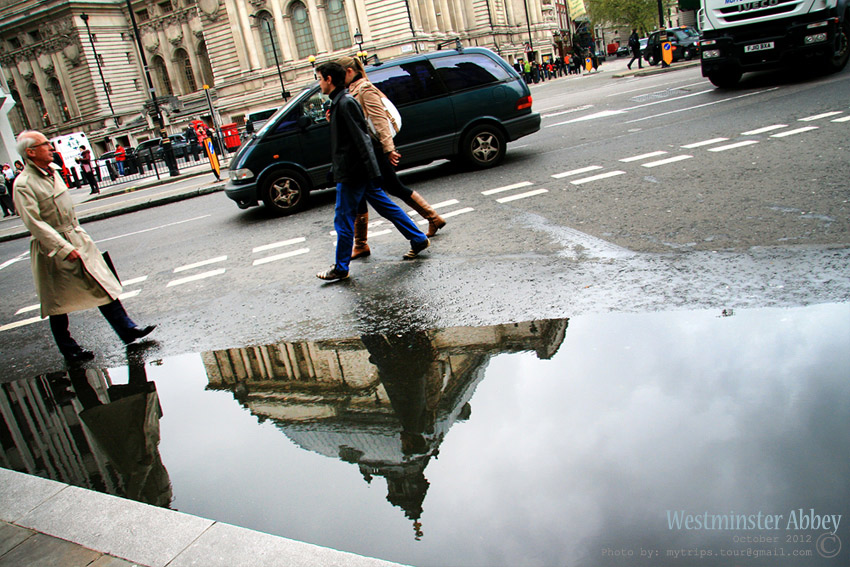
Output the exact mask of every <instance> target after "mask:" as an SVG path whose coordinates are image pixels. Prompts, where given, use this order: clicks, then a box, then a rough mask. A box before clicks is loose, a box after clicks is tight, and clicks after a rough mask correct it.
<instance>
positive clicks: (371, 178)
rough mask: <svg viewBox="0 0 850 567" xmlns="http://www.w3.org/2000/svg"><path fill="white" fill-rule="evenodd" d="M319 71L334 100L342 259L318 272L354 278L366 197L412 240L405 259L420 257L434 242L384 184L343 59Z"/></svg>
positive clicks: (335, 277)
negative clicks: (351, 268) (360, 209)
mask: <svg viewBox="0 0 850 567" xmlns="http://www.w3.org/2000/svg"><path fill="white" fill-rule="evenodd" d="M316 74H317V76H318V79H319V87H320V88H321V89H322V93H323V94H325V95H328V96H329V97H330V99H331V106H330V110H329V112H330V123H331V124H330V127H331V163H332V167H333V176H334V181H336V184H337V185H336V207H335V209H334V229H335V230H336V235H337V240H336V262H335V263H334V265H333V266H331V268H330V269H329V270H327V271H325V272H319V273H318V274H316V277H318V278H319V279H322V280H327V281H335V280H344V279H346V278H347V277H348V264H349V262H350V261H351V249H352V246H353V245H354V217H355V216H356V215H357V205H358V204H359V203H360V201H361V199H363V197H364V196H365V198H366V201H367V202H368V203H369V204H370V205H372V208H373V209H375V210H376V211H377V212H378V214H380V215H381V216H382V217H384V218H385V219H387V220H389V221H390V222H392V223H393V225H395V227H396V228H397V229H398V231H399V232H400V233H401V234H402V235H404V237H405V238H406V239H407V240H409V241H410V246H411V248H410V251H408V252H407V254H405V255H404V258H405V259H411V258H415V257H416V256H418V255H419V253H420V252H422V251H423V250H425V249H426V248H428V245H429V244H430V242H429V240H428V237H427V236H425V234H424V233H423V232H422V231H421V230H419V229H418V228H416V225H415V224H414V223H413V221H412V220H410V217H408V216H407V215H406V214H405V213H404V211H403V210H401V208H400V207H399V206H398V205H396V204H395V203H394V202H392V201H391V200H390V198H389V197H387V194H386V193H384V191H383V190H382V189H380V188H379V187H378V182H377V180H378V179H379V178H380V176H381V170H380V168H379V167H378V161H377V160H376V159H375V152H374V149H373V147H372V142H371V140H370V138H369V133H368V130H367V129H366V119H365V118H364V117H363V110H362V109H361V108H360V104H359V103H358V102H357V101H356V100H354V98H353V97H352V96H351V95H349V94H348V92H347V91H346V89H345V69H344V68H343V67H342V65H340V64H339V63H336V62H328V63H323V64H322V65H319V66H318V67H317V68H316Z"/></svg>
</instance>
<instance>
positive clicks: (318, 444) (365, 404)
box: [203, 319, 567, 528]
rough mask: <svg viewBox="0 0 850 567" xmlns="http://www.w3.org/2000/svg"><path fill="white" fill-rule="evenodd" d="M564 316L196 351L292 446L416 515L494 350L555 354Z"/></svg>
mask: <svg viewBox="0 0 850 567" xmlns="http://www.w3.org/2000/svg"><path fill="white" fill-rule="evenodd" d="M566 329H567V320H566V319H556V320H545V321H534V322H530V323H519V324H511V325H497V326H492V327H460V328H449V329H441V330H436V331H427V332H426V331H411V332H409V333H402V334H392V335H364V336H362V337H360V338H359V339H354V338H352V339H344V340H331V341H320V342H303V343H278V344H274V345H266V346H262V347H250V348H241V349H232V350H226V351H217V352H209V353H205V354H204V355H203V358H204V364H205V366H206V368H207V376H208V377H209V387H210V388H212V389H226V390H230V391H232V392H233V395H234V397H235V398H236V399H237V400H239V402H240V403H241V404H242V405H243V406H244V407H245V408H247V409H248V410H250V411H251V413H252V414H254V415H256V416H257V417H258V418H259V419H260V420H261V421H263V420H266V419H269V420H272V421H273V422H274V423H275V424H276V425H277V427H278V428H279V429H280V430H281V431H283V432H284V433H285V434H286V436H287V437H289V438H290V439H291V440H292V441H293V442H294V443H296V444H297V445H298V446H300V447H302V448H304V449H307V450H310V451H315V452H316V453H320V454H322V455H325V456H327V457H331V458H335V459H341V460H343V461H346V462H350V463H352V464H355V465H357V466H358V467H359V469H360V473H361V474H362V475H363V478H364V479H365V480H366V481H367V482H371V480H372V478H373V477H375V476H381V477H384V478H385V479H386V481H387V487H388V494H387V500H389V501H390V502H391V503H392V504H394V505H396V506H398V507H400V508H402V509H403V510H404V511H405V515H407V517H408V518H410V519H411V520H413V521H414V526H415V528H418V519H419V517H420V515H421V513H422V503H423V500H424V499H425V494H426V491H427V490H428V485H429V483H428V481H427V480H426V478H425V474H424V471H425V467H426V466H427V464H428V461H429V460H430V459H431V457H432V456H435V455H437V454H438V452H439V447H440V444H441V443H442V441H443V439H444V437H445V436H446V434H447V433H448V431H449V429H450V428H451V426H452V425H453V424H454V423H455V421H458V420H465V419H468V418H469V417H470V413H471V408H470V405H469V400H470V398H471V397H472V395H473V393H474V392H475V388H476V386H477V385H478V383H479V381H480V380H481V379H483V377H484V370H485V368H486V366H487V363H488V361H489V359H490V357H491V356H493V355H496V354H500V353H509V352H520V351H528V350H532V351H535V352H536V353H537V356H538V357H539V358H541V359H548V358H550V357H552V356H553V355H554V354H555V352H556V351H557V350H558V348H559V347H560V345H561V342H562V341H563V339H564V334H565V332H566Z"/></svg>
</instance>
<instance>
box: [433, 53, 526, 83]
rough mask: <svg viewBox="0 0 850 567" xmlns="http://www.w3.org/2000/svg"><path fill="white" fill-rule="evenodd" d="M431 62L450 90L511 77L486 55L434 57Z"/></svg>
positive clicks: (496, 81)
mask: <svg viewBox="0 0 850 567" xmlns="http://www.w3.org/2000/svg"><path fill="white" fill-rule="evenodd" d="M431 63H432V64H433V65H434V68H435V69H436V70H437V75H438V76H439V77H440V78H441V79H442V80H443V82H444V83H445V84H446V86H447V87H448V89H449V90H450V91H462V90H465V89H471V88H474V87H479V86H481V85H486V84H490V83H498V82H500V81H504V80H507V79H509V78H511V75H510V74H509V73H508V71H507V70H505V68H504V67H502V66H501V65H499V63H497V62H496V61H494V60H492V59H490V58H489V57H487V56H486V55H480V54H467V55H451V56H449V57H436V58H434V59H432V60H431Z"/></svg>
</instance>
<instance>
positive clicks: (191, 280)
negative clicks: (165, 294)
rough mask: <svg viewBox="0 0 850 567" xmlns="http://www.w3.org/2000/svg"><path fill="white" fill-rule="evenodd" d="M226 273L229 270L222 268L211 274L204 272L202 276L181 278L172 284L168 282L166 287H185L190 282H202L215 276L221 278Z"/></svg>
mask: <svg viewBox="0 0 850 567" xmlns="http://www.w3.org/2000/svg"><path fill="white" fill-rule="evenodd" d="M226 271H227V270H225V269H224V268H220V269H218V270H212V271H211V272H204V273H202V274H196V275H194V276H189V277H187V278H181V279H179V280H171V281H170V282H168V283H167V284H166V286H165V287H173V286H175V285H183V284H186V283H189V282H194V281H198V280H202V279H205V278H211V277H213V276H219V275H221V274H223V273H224V272H226Z"/></svg>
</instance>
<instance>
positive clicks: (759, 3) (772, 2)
mask: <svg viewBox="0 0 850 567" xmlns="http://www.w3.org/2000/svg"><path fill="white" fill-rule="evenodd" d="M802 4H803V2H802V1H801V0H751V1H744V2H740V3H738V4H735V5H732V6H726V7H723V8H720V9H718V10H715V17H716V18H717V20H718V21H721V22H724V23H726V24H733V23H736V22H748V21H753V20H759V19H762V18H769V17H771V16H777V15H779V14H787V13H790V12H793V11H795V10H797V9H798V8H800V7H802Z"/></svg>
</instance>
